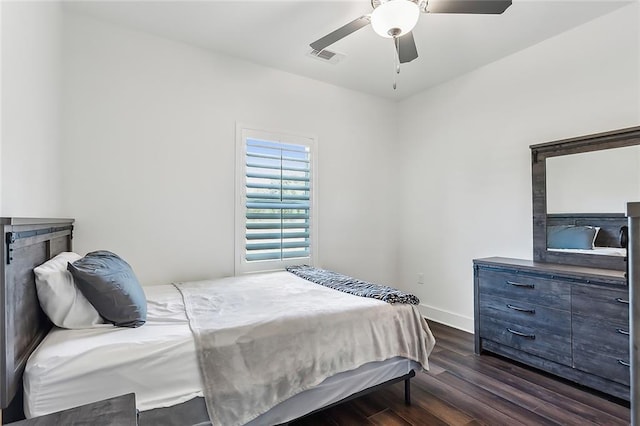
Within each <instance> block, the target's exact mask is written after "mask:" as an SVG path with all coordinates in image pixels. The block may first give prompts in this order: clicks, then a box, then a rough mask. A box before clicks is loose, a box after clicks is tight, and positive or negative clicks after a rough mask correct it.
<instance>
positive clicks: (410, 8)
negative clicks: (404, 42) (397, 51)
mask: <svg viewBox="0 0 640 426" xmlns="http://www.w3.org/2000/svg"><path fill="white" fill-rule="evenodd" d="M418 18H420V7H419V6H418V5H417V4H416V3H414V2H413V1H411V0H388V1H386V2H384V3H382V4H381V5H380V6H378V7H376V8H375V9H374V10H373V13H371V26H372V27H373V30H374V31H375V32H376V33H377V34H378V35H380V36H382V37H386V38H391V37H402V36H403V35H405V34H406V33H408V32H409V31H411V30H412V29H413V28H414V27H415V26H416V24H417V23H418Z"/></svg>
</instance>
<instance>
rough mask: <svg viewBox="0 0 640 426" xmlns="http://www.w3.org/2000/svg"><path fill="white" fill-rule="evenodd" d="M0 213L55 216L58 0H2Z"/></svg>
mask: <svg viewBox="0 0 640 426" xmlns="http://www.w3.org/2000/svg"><path fill="white" fill-rule="evenodd" d="M1 15H2V16H1V22H2V25H1V28H2V30H1V31H2V36H1V39H2V47H1V50H2V55H1V56H2V75H1V85H2V89H1V90H2V96H1V98H2V106H1V109H0V110H1V118H0V123H1V124H2V125H1V126H0V127H1V129H2V130H1V139H0V150H1V151H2V154H1V156H0V160H1V163H0V176H1V177H2V179H1V182H0V203H1V204H0V206H1V209H0V214H1V215H2V216H31V217H49V216H60V215H61V213H62V200H61V197H60V192H61V186H60V185H61V184H60V167H59V158H60V131H59V124H60V118H59V110H60V61H61V21H62V12H61V9H60V5H59V4H58V3H51V2H10V1H3V2H2V14H1Z"/></svg>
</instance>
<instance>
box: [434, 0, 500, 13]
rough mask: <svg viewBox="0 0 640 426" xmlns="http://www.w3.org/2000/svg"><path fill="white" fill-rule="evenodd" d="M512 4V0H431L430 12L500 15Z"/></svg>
mask: <svg viewBox="0 0 640 426" xmlns="http://www.w3.org/2000/svg"><path fill="white" fill-rule="evenodd" d="M509 6H511V0H429V2H428V3H427V12H429V13H480V14H490V15H500V14H501V13H502V12H504V11H505V10H507V8H508V7H509Z"/></svg>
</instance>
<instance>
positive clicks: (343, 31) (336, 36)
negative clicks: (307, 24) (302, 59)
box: [310, 15, 371, 52]
mask: <svg viewBox="0 0 640 426" xmlns="http://www.w3.org/2000/svg"><path fill="white" fill-rule="evenodd" d="M370 22H371V21H370V18H369V16H367V15H364V16H361V17H359V18H358V19H354V20H353V21H351V22H349V23H348V24H347V25H344V26H342V27H340V28H338V29H337V30H335V31H333V32H331V33H329V34H327V35H326V36H324V37H322V38H320V39H318V40H316V41H314V42H313V43H311V44H310V46H311V48H312V49H314V50H317V51H318V52H320V51H321V50H324V49H326V48H327V47H328V46H330V45H332V44H333V43H335V42H336V41H338V40H340V39H343V38H345V37H346V36H348V35H349V34H351V33H354V32H356V31H358V30H359V29H360V28H362V27H365V26H367V25H369V23H370Z"/></svg>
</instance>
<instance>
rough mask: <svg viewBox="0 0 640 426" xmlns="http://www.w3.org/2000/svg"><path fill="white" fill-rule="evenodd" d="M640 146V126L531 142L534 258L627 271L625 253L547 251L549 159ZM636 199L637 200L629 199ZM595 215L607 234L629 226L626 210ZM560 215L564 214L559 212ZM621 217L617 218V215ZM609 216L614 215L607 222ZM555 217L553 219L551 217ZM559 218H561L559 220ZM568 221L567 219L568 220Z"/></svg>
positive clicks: (580, 216) (578, 215) (586, 222)
mask: <svg viewBox="0 0 640 426" xmlns="http://www.w3.org/2000/svg"><path fill="white" fill-rule="evenodd" d="M633 145H640V127H631V128H628V129H622V130H615V131H611V132H604V133H598V134H594V135H587V136H580V137H577V138H571V139H563V140H559V141H555V142H547V143H542V144H537V145H531V189H532V194H533V260H536V261H538V262H548V263H562V264H568V265H579V266H592V267H594V268H605V269H618V270H621V271H623V270H626V268H627V264H626V262H625V259H624V258H623V257H621V256H603V255H589V254H576V253H559V252H554V251H549V250H547V225H548V222H549V220H550V217H549V216H553V215H548V214H547V172H546V167H547V164H546V159H547V158H550V157H558V156H561V155H569V154H578V153H584V152H592V151H600V150H604V149H613V148H622V147H627V146H633ZM629 201H633V200H629ZM602 213H603V214H598V215H591V216H592V217H593V216H596V217H599V218H601V220H599V221H598V224H599V226H601V227H602V231H603V234H611V233H613V235H617V231H618V229H619V228H620V226H623V225H626V218H625V217H624V212H620V213H619V214H618V215H616V214H613V215H612V214H610V212H602ZM556 216H560V215H556ZM564 216H575V217H576V218H577V219H576V220H580V219H581V218H582V219H585V215H580V214H579V212H576V214H572V215H564ZM586 216H587V220H582V221H581V222H580V223H575V224H586V225H594V222H593V221H591V220H590V219H592V217H588V216H590V215H586ZM616 216H617V217H616ZM605 217H609V218H612V219H613V221H610V222H607V221H605V220H604V218H605ZM551 220H553V219H551ZM555 220H556V221H557V218H556V219H555ZM565 223H567V222H565Z"/></svg>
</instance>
